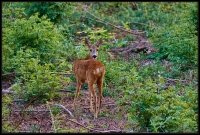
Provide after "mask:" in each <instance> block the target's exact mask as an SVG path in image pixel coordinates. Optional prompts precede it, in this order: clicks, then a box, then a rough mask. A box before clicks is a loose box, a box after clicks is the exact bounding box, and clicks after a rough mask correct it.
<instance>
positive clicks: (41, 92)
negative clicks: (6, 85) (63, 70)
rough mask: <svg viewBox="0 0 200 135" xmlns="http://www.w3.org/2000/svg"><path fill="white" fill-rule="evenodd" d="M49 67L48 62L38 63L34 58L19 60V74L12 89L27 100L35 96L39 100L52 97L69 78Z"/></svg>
mask: <svg viewBox="0 0 200 135" xmlns="http://www.w3.org/2000/svg"><path fill="white" fill-rule="evenodd" d="M50 67H51V65H50V64H45V65H40V64H39V60H38V59H34V58H31V59H25V60H24V61H21V67H19V72H20V73H21V76H20V77H19V78H18V82H17V83H16V84H15V85H14V86H13V89H15V90H16V91H17V92H18V94H19V95H21V96H22V98H24V99H25V100H27V101H29V100H31V99H32V98H36V97H37V98H38V99H37V100H38V101H41V102H44V101H46V100H49V99H52V98H54V97H55V96H56V94H57V93H56V92H57V91H58V90H59V89H61V88H62V84H63V83H69V81H70V79H69V78H67V77H61V76H59V75H57V74H53V73H52V72H51V70H50Z"/></svg>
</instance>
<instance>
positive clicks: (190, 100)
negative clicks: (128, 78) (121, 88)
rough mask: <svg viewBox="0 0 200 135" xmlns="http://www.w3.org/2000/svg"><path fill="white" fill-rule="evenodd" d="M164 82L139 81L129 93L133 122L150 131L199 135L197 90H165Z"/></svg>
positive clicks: (188, 88)
mask: <svg viewBox="0 0 200 135" xmlns="http://www.w3.org/2000/svg"><path fill="white" fill-rule="evenodd" d="M162 80H163V79H162V78H160V80H157V81H153V80H152V79H150V78H148V79H145V80H143V81H138V80H137V79H136V81H135V82H134V83H135V84H136V85H135V86H132V90H130V89H128V90H125V96H124V99H125V101H128V102H130V107H129V114H128V118H129V121H130V122H131V123H132V124H133V125H134V126H140V127H141V128H142V129H145V128H148V129H149V130H150V132H197V91H196V90H195V89H194V88H193V87H191V86H187V87H185V88H184V89H183V88H182V87H183V86H178V85H177V86H176V87H169V88H168V89H166V90H162V89H161V87H160V86H162V85H163V81H162ZM157 84H159V85H157Z"/></svg>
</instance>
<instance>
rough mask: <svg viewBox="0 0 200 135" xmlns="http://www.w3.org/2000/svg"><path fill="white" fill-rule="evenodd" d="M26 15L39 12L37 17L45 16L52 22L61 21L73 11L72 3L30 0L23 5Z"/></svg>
mask: <svg viewBox="0 0 200 135" xmlns="http://www.w3.org/2000/svg"><path fill="white" fill-rule="evenodd" d="M24 7H26V10H25V12H26V13H27V15H28V16H32V15H33V14H35V13H39V17H42V16H47V17H48V18H49V19H50V20H51V21H52V22H54V23H61V22H62V21H63V20H65V18H67V17H68V16H69V15H70V14H71V13H72V11H73V6H72V3H70V2H67V3H62V2H31V3H26V4H25V5H24Z"/></svg>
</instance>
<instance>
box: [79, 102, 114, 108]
mask: <svg viewBox="0 0 200 135" xmlns="http://www.w3.org/2000/svg"><path fill="white" fill-rule="evenodd" d="M115 105H116V104H112V103H111V104H102V106H115ZM83 108H84V109H89V108H90V107H89V106H84V107H83Z"/></svg>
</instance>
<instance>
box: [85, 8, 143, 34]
mask: <svg viewBox="0 0 200 135" xmlns="http://www.w3.org/2000/svg"><path fill="white" fill-rule="evenodd" d="M85 12H86V13H88V14H90V15H91V16H93V17H94V18H95V19H96V20H95V21H97V22H100V23H103V24H105V25H110V26H112V27H115V28H117V29H120V30H122V31H125V32H128V33H131V34H134V35H141V34H144V33H145V32H138V31H135V30H131V31H130V30H126V29H124V28H122V26H116V25H114V24H112V23H110V22H105V21H103V20H102V19H100V18H98V17H96V16H95V15H93V14H91V13H90V12H88V11H87V10H85ZM86 18H88V17H86ZM88 19H90V20H94V19H91V18H88Z"/></svg>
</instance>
